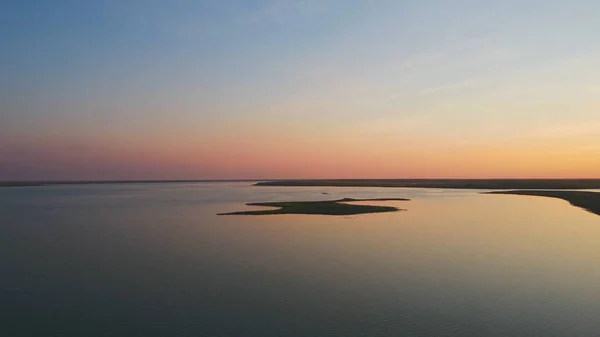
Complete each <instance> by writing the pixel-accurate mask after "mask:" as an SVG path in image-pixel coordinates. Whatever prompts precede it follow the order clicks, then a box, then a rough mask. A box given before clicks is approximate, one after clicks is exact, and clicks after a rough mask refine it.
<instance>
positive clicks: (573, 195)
mask: <svg viewBox="0 0 600 337" xmlns="http://www.w3.org/2000/svg"><path fill="white" fill-rule="evenodd" d="M485 194H514V195H529V196H538V197H549V198H558V199H563V200H566V201H568V202H569V203H570V204H571V205H573V206H577V207H581V208H583V209H585V210H587V211H589V212H591V213H594V214H598V215H600V193H597V192H588V191H536V190H517V191H494V192H486V193H485Z"/></svg>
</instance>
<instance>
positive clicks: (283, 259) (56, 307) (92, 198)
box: [0, 183, 600, 337]
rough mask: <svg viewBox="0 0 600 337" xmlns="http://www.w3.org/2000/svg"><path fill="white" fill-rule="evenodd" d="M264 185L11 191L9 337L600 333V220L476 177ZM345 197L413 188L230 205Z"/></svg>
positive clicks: (2, 271)
mask: <svg viewBox="0 0 600 337" xmlns="http://www.w3.org/2000/svg"><path fill="white" fill-rule="evenodd" d="M249 185H250V184H249V183H193V184H192V183H186V184H183V183H180V184H176V183H165V184H135V185H119V184H115V185H80V186H47V187H24V188H5V189H0V253H1V254H0V275H2V277H1V278H0V294H1V295H0V296H1V298H2V302H3V307H4V308H5V311H6V313H5V314H3V318H2V320H3V324H2V325H1V326H0V332H1V333H0V335H6V336H61V337H63V336H77V337H80V336H119V337H120V336H127V337H129V336H145V337H146V336H148V337H152V336H174V337H178V336H219V337H238V336H239V337H254V336H256V337H259V336H260V337H262V336H265V337H270V336H290V337H300V336H302V337H304V336H306V337H308V336H310V337H313V336H372V337H377V336H598V331H600V314H598V313H600V264H599V263H598V262H597V261H599V260H600V216H597V215H594V214H591V213H588V212H586V211H584V210H581V209H579V208H576V207H573V206H571V205H569V204H568V203H567V202H565V201H563V200H558V199H550V198H541V197H527V196H513V195H481V194H479V191H470V190H438V189H410V188H335V187H331V188H329V187H251V186H249ZM323 193H327V194H323ZM345 197H351V198H385V197H398V198H409V199H412V200H411V201H394V202H365V203H364V204H375V205H391V206H395V207H398V208H403V209H406V211H401V212H392V213H380V214H362V215H356V216H318V215H271V216H217V215H216V214H217V213H223V212H231V211H239V210H256V209H260V208H259V207H250V206H244V204H245V203H248V202H265V201H299V200H330V199H340V198H345Z"/></svg>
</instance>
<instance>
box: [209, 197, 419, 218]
mask: <svg viewBox="0 0 600 337" xmlns="http://www.w3.org/2000/svg"><path fill="white" fill-rule="evenodd" d="M408 200H410V199H403V198H380V199H353V198H344V199H337V200H325V201H286V202H256V203H250V204H246V205H248V206H266V207H279V208H278V209H272V210H260V211H241V212H231V213H219V214H218V215H273V214H314V215H356V214H366V213H383V212H397V211H402V209H400V208H396V207H391V206H371V205H354V204H347V203H346V202H352V201H359V202H361V201H408Z"/></svg>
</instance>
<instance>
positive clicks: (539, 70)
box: [0, 0, 600, 180]
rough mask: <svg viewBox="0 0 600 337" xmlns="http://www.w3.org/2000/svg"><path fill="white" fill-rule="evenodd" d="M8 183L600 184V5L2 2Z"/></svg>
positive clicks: (508, 1)
mask: <svg viewBox="0 0 600 337" xmlns="http://www.w3.org/2000/svg"><path fill="white" fill-rule="evenodd" d="M0 42H1V46H2V47H1V48H0V180H129V179H270V178H273V179H275V178H277V179H281V178H598V177H600V2H599V1H596V0H571V1H562V0H560V1H559V0H529V1H522V0H497V1H496V0H490V1H481V0H404V1H402V0H194V1H192V0H129V1H124V0H89V1H79V0H36V1H33V0H19V1H17V0H5V1H2V2H0Z"/></svg>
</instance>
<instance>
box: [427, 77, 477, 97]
mask: <svg viewBox="0 0 600 337" xmlns="http://www.w3.org/2000/svg"><path fill="white" fill-rule="evenodd" d="M478 84H479V82H478V81H476V80H475V79H472V78H469V79H466V80H464V81H459V82H454V83H449V84H444V85H440V86H436V87H429V88H425V89H423V90H421V91H419V93H420V94H421V95H431V94H437V93H440V92H446V91H452V90H457V89H465V88H472V87H475V86H477V85H478Z"/></svg>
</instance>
